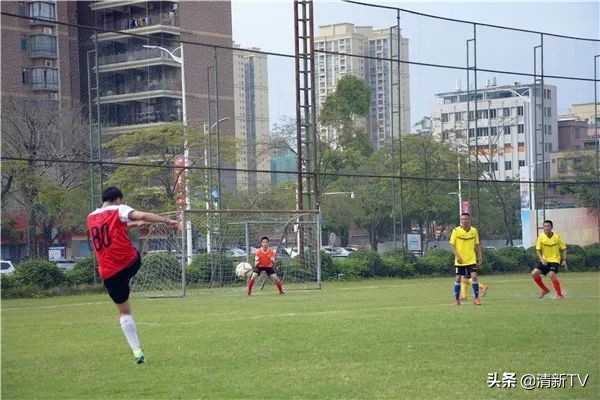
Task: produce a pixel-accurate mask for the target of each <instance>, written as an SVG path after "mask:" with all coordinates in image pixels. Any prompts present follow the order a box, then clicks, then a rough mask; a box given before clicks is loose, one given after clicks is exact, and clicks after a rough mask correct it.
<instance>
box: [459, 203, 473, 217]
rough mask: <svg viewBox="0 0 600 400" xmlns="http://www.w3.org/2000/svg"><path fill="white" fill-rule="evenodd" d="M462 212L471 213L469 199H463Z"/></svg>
mask: <svg viewBox="0 0 600 400" xmlns="http://www.w3.org/2000/svg"><path fill="white" fill-rule="evenodd" d="M460 213H461V214H464V213H467V214H471V203H469V202H468V201H462V202H461V203H460Z"/></svg>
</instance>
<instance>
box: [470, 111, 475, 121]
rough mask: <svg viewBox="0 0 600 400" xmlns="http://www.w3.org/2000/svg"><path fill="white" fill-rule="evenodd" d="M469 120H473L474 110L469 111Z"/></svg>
mask: <svg viewBox="0 0 600 400" xmlns="http://www.w3.org/2000/svg"><path fill="white" fill-rule="evenodd" d="M469 121H475V111H469Z"/></svg>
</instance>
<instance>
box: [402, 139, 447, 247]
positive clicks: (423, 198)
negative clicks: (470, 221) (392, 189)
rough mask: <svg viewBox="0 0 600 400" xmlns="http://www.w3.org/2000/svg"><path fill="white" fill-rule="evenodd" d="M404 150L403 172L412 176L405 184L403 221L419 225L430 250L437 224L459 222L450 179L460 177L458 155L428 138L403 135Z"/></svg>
mask: <svg viewBox="0 0 600 400" xmlns="http://www.w3.org/2000/svg"><path fill="white" fill-rule="evenodd" d="M402 150H403V163H402V173H403V174H404V176H408V177H410V179H404V182H403V198H404V203H403V206H404V210H403V212H404V219H405V220H409V221H413V222H414V223H416V225H417V226H418V227H419V232H420V233H421V234H422V235H423V233H424V240H422V241H421V243H422V244H423V246H424V248H427V242H428V240H430V239H431V238H433V236H434V235H433V228H434V225H444V224H448V223H456V221H457V215H456V214H457V207H456V203H455V200H454V197H453V196H449V195H448V193H449V192H451V191H455V190H456V186H455V184H454V182H452V181H448V180H454V179H456V178H457V173H458V171H457V157H458V156H457V154H456V153H454V152H453V151H451V150H450V149H449V148H448V146H446V145H445V144H443V143H441V142H439V141H436V140H435V139H434V138H433V137H431V136H428V135H407V136H404V137H403V141H402ZM413 178H414V179H413ZM419 178H422V179H419ZM436 178H437V179H439V180H437V181H436ZM396 212H398V211H396Z"/></svg>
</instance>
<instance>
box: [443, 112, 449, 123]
mask: <svg viewBox="0 0 600 400" xmlns="http://www.w3.org/2000/svg"><path fill="white" fill-rule="evenodd" d="M442 122H448V113H442Z"/></svg>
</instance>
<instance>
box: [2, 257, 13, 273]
mask: <svg viewBox="0 0 600 400" xmlns="http://www.w3.org/2000/svg"><path fill="white" fill-rule="evenodd" d="M13 272H15V267H13V265H12V262H10V261H4V260H0V274H2V275H4V274H12V273H13Z"/></svg>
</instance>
